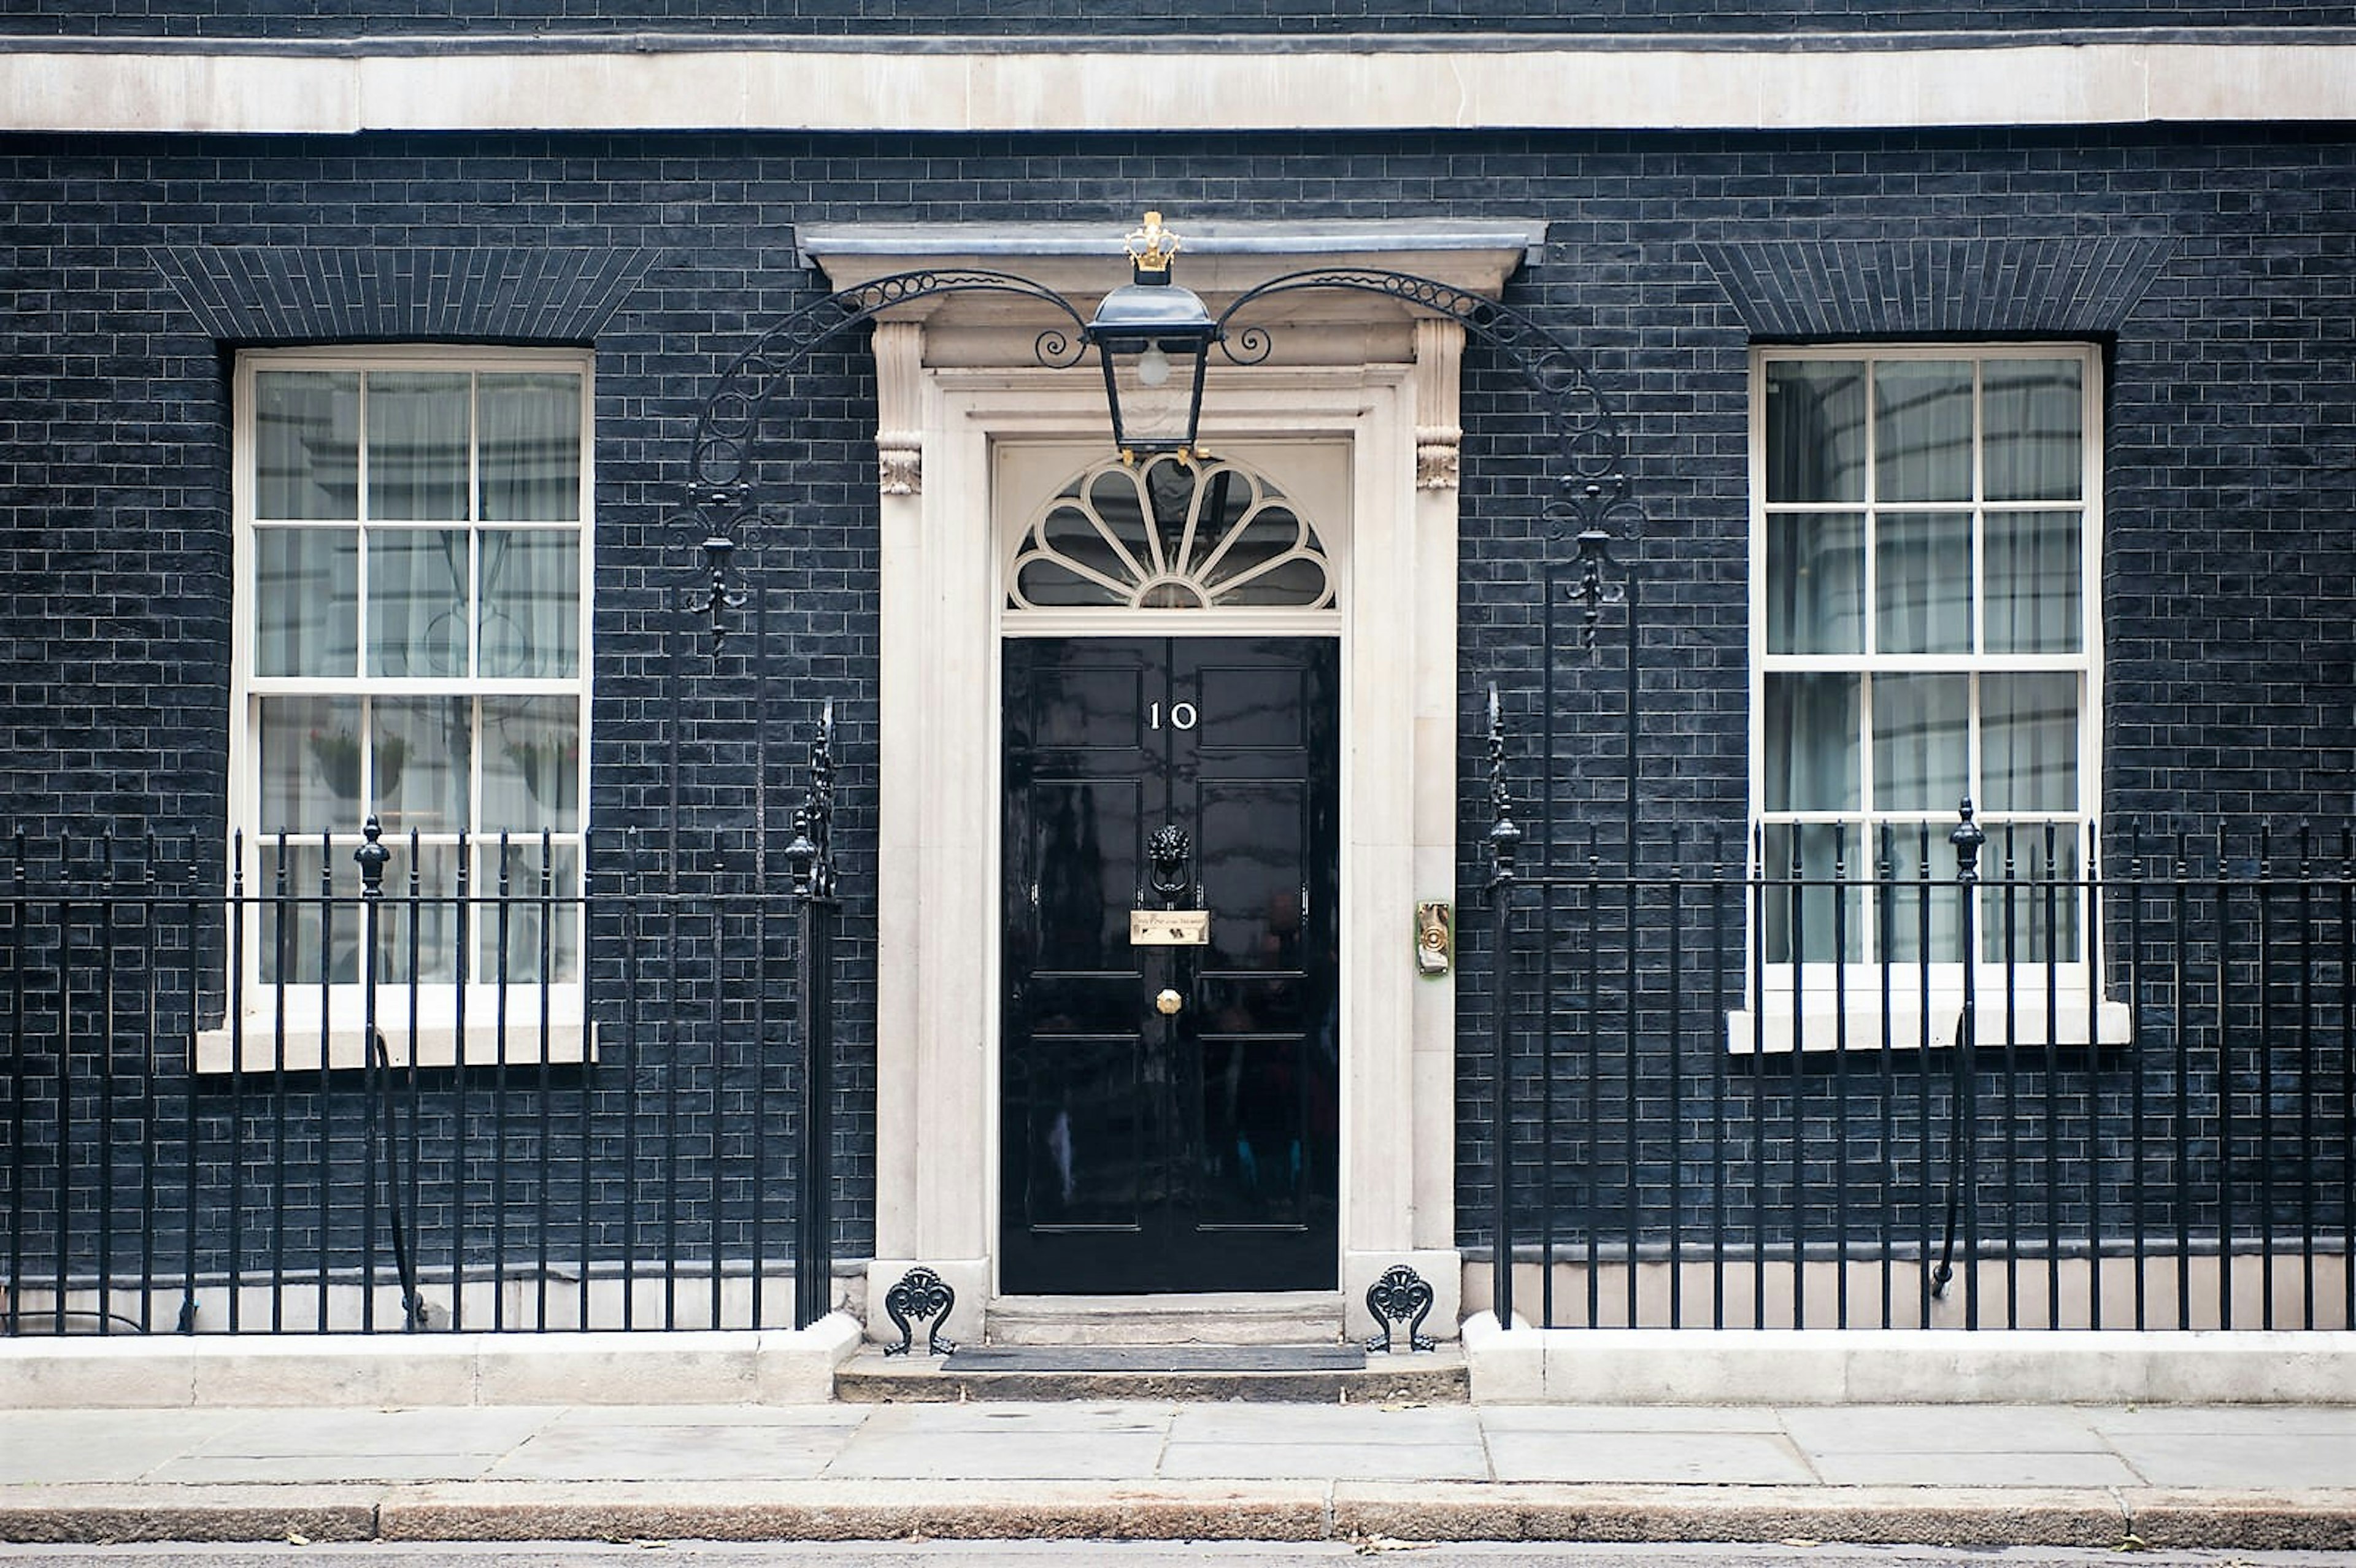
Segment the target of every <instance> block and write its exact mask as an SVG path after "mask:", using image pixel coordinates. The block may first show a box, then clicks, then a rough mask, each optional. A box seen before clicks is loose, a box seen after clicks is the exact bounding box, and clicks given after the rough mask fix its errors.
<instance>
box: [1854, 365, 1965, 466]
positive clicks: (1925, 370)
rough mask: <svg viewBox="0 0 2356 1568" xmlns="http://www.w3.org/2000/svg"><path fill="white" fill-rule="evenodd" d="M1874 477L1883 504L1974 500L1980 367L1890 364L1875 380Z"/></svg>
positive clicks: (1876, 372)
mask: <svg viewBox="0 0 2356 1568" xmlns="http://www.w3.org/2000/svg"><path fill="white" fill-rule="evenodd" d="M1873 479H1874V492H1875V498H1876V499H1877V500H1881V501H1968V500H1970V499H1971V498H1972V368H1971V366H1970V364H1968V363H1966V362H1961V361H1956V360H1948V359H1919V360H1907V359H1885V360H1881V361H1879V362H1878V363H1877V364H1876V365H1875V366H1874V374H1873Z"/></svg>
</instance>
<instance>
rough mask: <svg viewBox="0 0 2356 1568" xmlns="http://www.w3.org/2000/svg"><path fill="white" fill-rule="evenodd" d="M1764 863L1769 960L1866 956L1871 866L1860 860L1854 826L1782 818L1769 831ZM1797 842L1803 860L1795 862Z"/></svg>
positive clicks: (1763, 917)
mask: <svg viewBox="0 0 2356 1568" xmlns="http://www.w3.org/2000/svg"><path fill="white" fill-rule="evenodd" d="M1763 837H1764V846H1765V850H1764V852H1765V859H1763V860H1762V862H1761V864H1760V878H1761V880H1762V882H1763V883H1764V884H1765V886H1764V887H1763V888H1762V890H1761V892H1760V895H1759V896H1760V901H1761V907H1760V910H1759V915H1760V923H1761V925H1762V928H1763V930H1764V931H1765V933H1766V939H1767V961H1768V962H1769V963H1771V964H1788V963H1790V962H1792V959H1793V955H1794V952H1796V953H1797V954H1798V955H1799V958H1800V960H1801V961H1802V962H1803V963H1808V964H1828V963H1830V962H1831V961H1832V959H1833V955H1835V954H1836V953H1837V954H1838V955H1840V956H1841V957H1842V958H1843V959H1845V960H1846V961H1847V962H1849V963H1852V964H1854V963H1857V962H1858V961H1859V960H1860V959H1862V958H1863V957H1864V956H1865V929H1866V928H1865V921H1864V910H1865V889H1864V885H1863V884H1864V883H1865V881H1866V880H1868V878H1869V875H1870V871H1871V868H1870V867H1869V866H1866V865H1862V864H1860V863H1859V861H1858V845H1859V842H1860V840H1859V838H1858V830H1857V829H1856V828H1855V827H1847V826H1839V825H1835V824H1832V823H1809V824H1806V825H1804V826H1802V825H1793V824H1783V825H1780V826H1772V827H1768V829H1767V830H1766V832H1765V834H1764V836H1763ZM1794 846H1796V847H1797V848H1798V851H1799V856H1800V859H1799V863H1798V864H1797V866H1796V867H1795V866H1794V862H1793V859H1792V856H1793V851H1794Z"/></svg>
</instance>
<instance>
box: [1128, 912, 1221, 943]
mask: <svg viewBox="0 0 2356 1568" xmlns="http://www.w3.org/2000/svg"><path fill="white" fill-rule="evenodd" d="M1129 944H1130V946H1131V947H1208V946H1209V945H1210V944H1211V912H1210V911H1209V910H1206V909H1133V910H1130V912H1129Z"/></svg>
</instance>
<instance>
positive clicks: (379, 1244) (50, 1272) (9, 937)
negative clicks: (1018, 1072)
mask: <svg viewBox="0 0 2356 1568" xmlns="http://www.w3.org/2000/svg"><path fill="white" fill-rule="evenodd" d="M814 760H815V762H816V763H817V773H818V775H819V776H818V781H817V782H818V785H819V787H814V788H813V790H812V792H811V795H810V804H809V805H806V806H805V807H803V809H802V810H801V811H800V812H799V813H798V816H797V820H796V825H795V826H796V833H795V836H794V839H793V842H792V844H791V845H790V846H789V847H787V848H786V849H785V851H784V855H783V859H784V861H785V864H784V865H783V866H782V867H770V868H761V869H754V870H750V871H746V872H745V873H744V874H743V875H741V876H734V877H732V876H731V875H729V874H727V873H726V872H725V871H724V869H714V868H713V867H712V865H711V864H710V863H709V862H702V863H695V862H693V861H690V862H688V863H682V862H681V861H680V860H677V859H669V858H658V857H656V856H654V855H652V854H650V853H647V852H642V850H641V849H640V848H639V846H638V845H637V840H636V838H635V837H634V836H632V835H621V836H618V837H616V838H614V839H612V840H611V841H608V840H606V839H603V838H599V837H594V836H589V837H584V838H583V839H581V840H579V841H578V842H577V843H576V844H575V845H574V846H572V847H562V846H559V845H557V844H555V843H553V842H552V840H550V839H549V838H547V837H541V838H535V839H530V840H522V839H516V840H506V839H500V840H487V841H484V842H480V843H472V844H470V843H466V842H463V841H462V842H460V843H458V844H457V845H456V846H455V855H454V856H453V855H445V856H443V857H440V858H439V859H437V858H436V856H435V855H434V853H433V852H432V849H431V847H429V846H423V845H421V844H420V843H419V842H418V841H417V840H416V839H415V838H414V837H387V836H385V835H382V834H380V832H379V831H378V830H377V829H376V827H375V825H374V824H373V822H371V823H370V824H369V827H368V829H367V831H366V832H365V834H364V835H363V836H362V837H361V839H360V841H359V843H358V844H357V845H356V844H355V843H354V842H353V841H352V840H350V839H348V838H345V839H340V840H339V839H335V838H328V839H324V840H320V839H315V840H313V841H312V842H311V844H310V846H309V848H311V849H313V850H316V851H317V853H316V855H314V856H313V857H312V859H310V860H308V861H305V860H304V859H303V858H302V857H301V856H298V855H297V854H295V852H294V851H295V848H297V846H295V844H293V843H291V842H289V841H286V840H282V839H275V838H273V839H272V840H271V841H269V842H268V843H266V844H263V845H261V846H248V845H245V844H239V845H237V846H236V847H235V848H233V849H232V851H231V856H230V859H231V861H232V864H233V865H235V866H238V867H240V868H247V867H249V866H263V865H267V866H269V867H270V868H272V870H271V871H270V873H269V874H268V875H255V874H251V873H250V872H249V871H247V870H245V869H240V870H239V871H237V872H235V873H233V874H232V875H231V877H230V879H229V883H230V885H229V888H228V891H226V892H224V891H221V888H220V884H221V878H220V874H219V872H218V871H217V870H214V871H208V870H206V869H203V868H204V865H205V862H204V859H203V857H202V855H201V854H199V853H195V852H192V851H191V849H190V848H189V847H186V846H181V847H172V846H158V845H155V844H154V843H152V842H150V843H145V844H142V845H139V846H137V847H135V849H134V848H132V847H126V846H123V845H120V844H117V843H115V842H113V841H112V840H108V839H99V840H96V841H92V842H89V843H81V844H71V843H69V844H64V845H59V844H54V843H52V844H50V845H47V846H42V845H34V844H28V843H27V842H26V841H25V840H24V839H22V838H18V839H16V841H15V842H14V844H13V854H12V857H11V860H12V863H11V865H10V867H9V869H8V871H7V876H8V881H7V884H6V885H5V887H0V1051H5V1072H0V1094H5V1108H0V1137H5V1143H6V1148H5V1162H0V1183H5V1188H0V1224H5V1242H0V1270H5V1275H0V1289H5V1293H6V1294H5V1328H6V1330H7V1331H9V1332H12V1333H60V1332H73V1333H82V1332H125V1331H140V1332H166V1331H173V1330H178V1331H182V1332H230V1331H240V1330H243V1331H255V1330H260V1331H285V1332H297V1331H300V1332H339V1331H368V1330H375V1329H384V1328H399V1327H407V1328H435V1329H442V1328H454V1329H487V1330H518V1329H520V1330H534V1329H554V1328H584V1329H585V1328H748V1327H765V1326H777V1325H782V1324H786V1323H791V1324H793V1325H795V1326H797V1327H799V1326H803V1325H806V1324H808V1323H809V1322H810V1321H812V1320H814V1319H815V1318H816V1317H820V1316H823V1315H824V1314H825V1313H826V1312H827V1311H828V1310H829V1309H830V1306H831V1303H832V1296H833V1289H832V1272H833V1268H832V1254H833V1246H834V1242H833V1221H832V1217H831V1212H830V1205H829V1202H828V1195H829V1192H830V1188H831V1187H832V1186H833V1184H834V1182H835V1179H836V1173H835V1172H834V1171H833V1170H832V1169H831V1168H830V1159H829V1151H830V1143H831V1136H830V1103H831V1100H832V1098H833V1096H834V1093H835V1072H834V1066H833V1055H834V1030H833V1000H832V995H833V993H832V985H831V978H832V971H833V969H834V965H835V962H836V955H835V936H836V929H837V923H838V914H837V909H836V902H835V888H834V869H833V861H832V858H831V855H830V853H829V852H828V849H827V827H828V823H827V808H826V804H825V791H824V789H823V784H824V783H825V777H824V775H825V773H826V770H827V763H826V758H825V748H824V743H823V739H821V742H820V745H819V748H818V753H817V756H816V758H815V759H814ZM454 861H455V864H456V865H457V866H459V867H461V868H465V867H468V866H473V865H478V864H479V865H482V866H485V867H490V868H495V869H494V870H492V871H491V872H490V873H489V874H488V875H487V876H484V877H479V878H477V879H475V880H471V881H470V880H467V878H466V876H465V874H464V872H463V871H462V872H461V874H460V875H459V877H458V878H457V879H456V880H455V882H453V883H452V884H451V885H448V886H442V887H436V886H434V885H432V884H431V883H430V882H429V881H428V880H427V879H426V877H425V876H423V874H421V872H420V868H421V867H422V866H431V865H442V866H447V865H449V864H451V863H453V862H454ZM298 864H304V865H316V866H318V867H320V868H321V869H320V870H319V871H318V875H317V880H316V882H314V881H311V880H309V879H307V878H302V879H298V878H296V877H295V876H294V875H292V874H291V873H290V871H289V868H290V867H292V866H295V865H298ZM355 865H356V866H357V869H358V871H359V876H358V878H357V879H355V878H354V877H353V875H352V868H353V867H354V866H355Z"/></svg>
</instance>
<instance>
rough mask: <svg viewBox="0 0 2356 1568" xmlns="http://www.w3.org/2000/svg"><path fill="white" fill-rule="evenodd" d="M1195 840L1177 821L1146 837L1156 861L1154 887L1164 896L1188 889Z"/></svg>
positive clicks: (1150, 855)
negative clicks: (1188, 867)
mask: <svg viewBox="0 0 2356 1568" xmlns="http://www.w3.org/2000/svg"><path fill="white" fill-rule="evenodd" d="M1193 849H1194V843H1193V841H1192V840H1190V839H1189V838H1188V837H1186V830H1185V829H1184V828H1183V827H1179V826H1177V825H1176V824H1175V823H1170V824H1166V825H1164V826H1163V827H1157V828H1155V829H1154V830H1153V837H1151V838H1148V839H1147V840H1146V841H1145V856H1146V859H1148V860H1150V861H1151V862H1152V873H1151V875H1152V879H1153V891H1155V892H1157V893H1159V894H1161V895H1162V898H1163V899H1165V900H1166V899H1174V898H1177V897H1179V896H1180V895H1182V894H1183V893H1184V892H1185V891H1186V857H1187V856H1188V855H1189V854H1190V853H1191V852H1192V851H1193Z"/></svg>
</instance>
